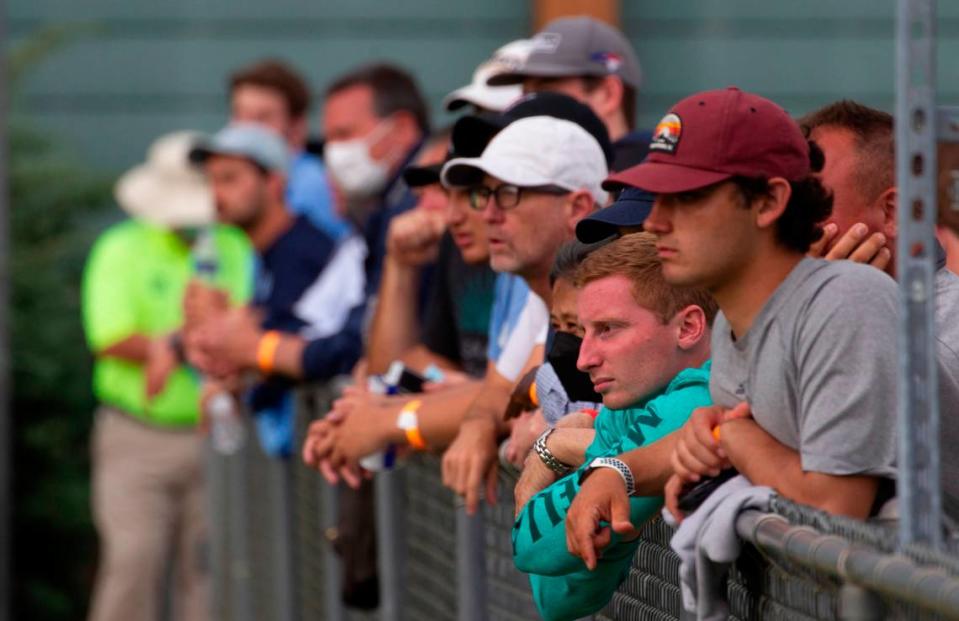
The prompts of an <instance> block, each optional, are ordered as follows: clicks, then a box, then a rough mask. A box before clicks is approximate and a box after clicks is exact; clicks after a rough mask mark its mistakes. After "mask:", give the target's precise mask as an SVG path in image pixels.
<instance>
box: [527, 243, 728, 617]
mask: <svg viewBox="0 0 959 621" xmlns="http://www.w3.org/2000/svg"><path fill="white" fill-rule="evenodd" d="M576 285H577V287H578V288H579V292H580V295H579V302H578V310H579V320H580V322H581V323H582V324H583V327H584V328H585V337H584V339H583V345H582V349H581V351H580V356H579V366H580V368H581V369H583V370H585V371H588V372H589V375H590V377H591V379H592V381H593V383H594V386H595V388H596V390H597V391H598V392H599V393H600V394H601V395H602V396H603V408H602V410H601V411H600V413H599V415H598V416H597V417H596V422H595V430H596V433H595V438H594V439H593V441H592V442H591V443H589V444H588V446H586V445H584V444H579V446H571V445H570V444H571V442H570V439H572V438H564V437H563V434H564V432H567V431H572V430H564V429H556V430H555V431H554V432H552V433H548V434H545V435H544V436H542V437H541V439H540V440H539V441H538V442H537V448H536V451H535V454H533V453H531V454H530V457H529V458H528V459H527V462H526V468H525V469H524V471H523V478H524V479H527V477H528V475H529V473H532V472H536V473H537V474H536V475H535V477H536V479H537V480H538V482H539V484H540V486H542V485H544V484H548V486H547V487H545V489H543V490H542V491H540V492H538V493H536V494H535V495H533V496H532V497H531V498H530V499H529V502H527V503H526V504H525V505H524V506H522V509H521V510H520V512H519V515H518V517H517V519H516V523H515V524H514V526H513V554H514V559H515V562H516V566H517V567H518V568H519V569H520V570H521V571H524V572H527V573H529V574H530V583H531V585H532V587H533V599H534V601H535V602H536V605H537V607H538V609H539V611H540V613H541V614H542V615H543V618H545V619H551V620H559V619H578V618H580V617H583V616H585V615H588V614H590V613H592V612H595V611H597V610H599V609H600V608H602V607H603V606H604V605H605V604H606V603H607V602H608V601H609V599H610V597H611V596H612V594H613V592H614V591H615V590H616V588H617V587H618V586H619V584H620V582H622V580H623V579H624V578H625V577H626V574H627V573H628V571H629V566H630V563H631V561H632V558H633V554H634V552H635V551H636V547H637V546H638V543H639V542H638V541H637V539H636V534H635V533H633V534H631V535H630V536H628V537H622V536H619V535H615V536H612V537H610V538H609V541H608V543H607V545H605V546H603V549H602V554H601V557H600V559H599V563H598V565H597V566H596V567H595V568H593V570H592V571H590V570H588V569H587V568H586V567H584V566H583V563H582V562H581V561H580V560H579V559H578V558H576V557H574V556H572V555H571V554H569V553H568V552H567V550H566V535H565V529H564V516H565V513H566V509H567V508H568V507H569V504H570V502H571V501H572V500H573V499H574V498H575V497H576V493H577V490H578V489H579V484H580V481H581V480H582V479H583V478H584V477H590V476H592V475H593V474H594V473H595V472H596V471H597V470H604V471H605V470H611V471H612V472H614V473H617V476H628V474H629V471H628V470H627V469H626V467H625V465H623V464H622V463H621V462H618V461H617V460H615V459H613V458H614V457H615V456H616V455H618V454H620V453H623V452H625V451H628V450H630V449H633V448H635V447H638V446H646V445H649V444H651V443H655V442H656V441H657V440H660V439H661V438H663V437H664V436H666V435H667V434H670V433H672V432H674V431H675V430H677V429H679V428H680V427H681V426H682V425H683V423H685V422H686V420H687V419H688V418H689V415H690V414H691V413H692V412H693V410H694V409H695V408H698V407H701V406H708V405H709V404H710V399H709V363H708V362H707V359H708V358H709V333H710V328H709V325H710V323H711V321H712V319H713V316H714V315H715V312H716V305H715V302H714V301H713V299H712V298H711V297H710V296H709V294H708V293H706V292H705V291H704V290H701V289H694V288H677V287H672V286H670V285H668V284H667V283H666V282H665V281H664V280H663V278H662V273H661V270H660V264H659V260H658V258H657V256H656V246H655V242H654V240H653V237H652V236H651V235H649V234H647V233H634V234H630V235H625V236H623V237H621V238H619V239H618V240H616V241H613V242H612V243H610V244H607V245H606V246H603V247H602V248H600V249H598V250H596V251H594V252H593V253H591V254H590V255H589V256H587V257H586V258H585V259H584V261H583V263H582V265H581V266H580V268H579V270H578V272H577V275H576ZM620 472H622V475H620V474H619V473H620ZM667 476H668V464H666V463H658V464H657V463H653V464H650V467H649V469H648V472H647V473H646V474H643V475H641V476H640V478H638V479H636V480H635V481H632V480H631V481H630V482H629V483H627V486H629V487H631V488H632V489H631V490H630V491H631V492H633V493H632V494H631V495H633V494H639V495H635V496H634V497H633V498H632V499H631V500H630V503H629V519H630V520H631V522H632V523H633V524H636V525H637V526H638V525H641V524H642V523H643V522H645V521H646V520H648V519H649V518H651V517H652V516H654V515H656V514H657V513H658V511H659V510H660V508H661V507H662V505H663V498H662V495H661V491H662V486H663V483H664V481H665V479H666V477H667ZM587 480H588V478H587ZM621 480H627V479H625V478H621ZM522 502H523V500H522V499H521V498H520V497H519V493H518V494H517V507H519V506H520V504H521V503H522Z"/></svg>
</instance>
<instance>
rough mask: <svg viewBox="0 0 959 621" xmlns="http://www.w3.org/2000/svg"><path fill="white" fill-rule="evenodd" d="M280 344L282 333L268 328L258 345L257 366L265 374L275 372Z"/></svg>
mask: <svg viewBox="0 0 959 621" xmlns="http://www.w3.org/2000/svg"><path fill="white" fill-rule="evenodd" d="M279 346H280V333H279V332H277V331H276V330H268V331H266V332H264V333H263V336H261V337H260V340H259V342H258V343H257V345H256V366H257V367H258V368H259V369H260V371H262V372H263V374H264V375H270V374H271V373H273V367H274V365H275V364H276V350H277V348H279Z"/></svg>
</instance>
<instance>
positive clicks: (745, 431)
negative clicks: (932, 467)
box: [720, 420, 878, 518]
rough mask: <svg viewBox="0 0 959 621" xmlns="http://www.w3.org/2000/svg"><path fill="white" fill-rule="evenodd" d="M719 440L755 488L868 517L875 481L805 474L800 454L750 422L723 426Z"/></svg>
mask: <svg viewBox="0 0 959 621" xmlns="http://www.w3.org/2000/svg"><path fill="white" fill-rule="evenodd" d="M720 438H721V440H720V443H721V445H722V447H723V450H725V451H726V454H727V455H728V457H729V461H730V462H731V463H732V465H733V466H734V467H735V468H736V469H737V470H738V471H739V472H740V474H742V475H744V476H745V477H746V478H747V479H749V481H750V482H751V483H753V484H754V485H766V486H768V487H771V488H773V489H774V490H776V491H777V492H778V493H779V494H780V495H782V496H784V497H786V498H789V499H790V500H793V501H795V502H799V503H802V504H807V505H810V506H813V507H816V508H818V509H822V510H823V511H827V512H829V513H835V514H840V515H848V516H850V517H856V518H866V517H868V516H869V510H870V508H871V507H872V503H873V500H874V499H875V496H876V489H877V487H878V479H876V478H875V477H871V476H860V475H851V476H838V475H831V474H824V473H820V472H806V471H804V470H803V467H802V459H801V457H800V455H799V453H798V452H797V451H794V450H793V449H791V448H789V447H788V446H786V445H784V444H782V443H780V442H779V441H778V440H776V439H775V438H774V437H772V436H771V435H769V434H768V433H766V432H765V431H764V430H763V429H762V428H761V427H759V425H757V424H756V423H755V422H754V421H751V420H742V421H730V422H727V423H724V424H723V425H722V426H721V427H720Z"/></svg>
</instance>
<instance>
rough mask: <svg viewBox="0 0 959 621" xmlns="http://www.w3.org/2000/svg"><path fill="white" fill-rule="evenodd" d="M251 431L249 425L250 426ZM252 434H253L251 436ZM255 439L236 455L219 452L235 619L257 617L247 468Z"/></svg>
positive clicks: (248, 619) (245, 620) (231, 603)
mask: <svg viewBox="0 0 959 621" xmlns="http://www.w3.org/2000/svg"><path fill="white" fill-rule="evenodd" d="M247 431H248V432H249V428H247ZM247 437H250V436H247ZM255 444H256V443H255V442H247V443H246V444H245V445H244V447H243V449H242V450H241V451H240V452H238V453H236V454H234V455H229V456H225V455H219V456H218V457H217V458H218V459H220V460H221V468H222V469H223V472H224V479H225V485H226V493H227V505H226V506H227V514H226V515H224V516H222V519H223V520H224V522H226V525H227V529H228V530H227V532H228V533H229V535H228V536H229V544H230V547H229V550H228V551H227V555H226V556H227V559H228V562H229V565H228V566H227V567H228V572H229V573H228V574H227V575H228V576H229V582H230V612H231V613H232V617H231V620H232V621H253V563H252V559H251V558H250V539H249V538H250V536H251V534H252V533H251V532H250V526H249V516H250V496H249V494H248V491H247V482H248V481H249V476H248V473H247V468H249V467H250V459H251V458H252V456H253V451H254V450H256V446H255Z"/></svg>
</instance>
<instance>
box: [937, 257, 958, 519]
mask: <svg viewBox="0 0 959 621" xmlns="http://www.w3.org/2000/svg"><path fill="white" fill-rule="evenodd" d="M936 338H937V340H938V343H937V345H938V350H939V365H940V371H939V412H940V413H939V429H940V434H939V436H940V438H941V444H940V455H941V463H942V489H943V503H942V508H943V511H944V512H945V514H946V515H948V516H949V517H950V518H952V519H953V520H956V521H957V522H959V450H956V447H957V446H959V276H957V275H956V274H953V273H952V272H950V271H949V270H948V269H946V268H945V267H943V268H940V269H939V271H938V272H936Z"/></svg>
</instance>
